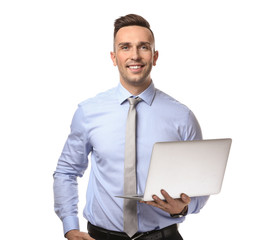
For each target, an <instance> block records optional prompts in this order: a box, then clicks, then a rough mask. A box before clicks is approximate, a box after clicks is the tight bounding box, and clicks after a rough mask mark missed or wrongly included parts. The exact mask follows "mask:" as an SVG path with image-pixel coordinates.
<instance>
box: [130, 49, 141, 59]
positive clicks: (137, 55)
mask: <svg viewBox="0 0 270 240" xmlns="http://www.w3.org/2000/svg"><path fill="white" fill-rule="evenodd" d="M131 59H132V60H133V61H138V60H140V59H141V56H140V52H139V50H138V49H137V48H133V50H132V52H131Z"/></svg>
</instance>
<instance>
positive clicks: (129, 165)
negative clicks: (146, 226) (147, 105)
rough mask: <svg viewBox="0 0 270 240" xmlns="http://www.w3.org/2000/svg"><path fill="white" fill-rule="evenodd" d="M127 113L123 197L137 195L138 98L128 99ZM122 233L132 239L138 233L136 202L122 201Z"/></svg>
mask: <svg viewBox="0 0 270 240" xmlns="http://www.w3.org/2000/svg"><path fill="white" fill-rule="evenodd" d="M128 101H129V104H130V106H129V112H128V117H127V126H126V144H125V173H124V195H132V194H136V193H137V186H136V183H137V181H136V105H137V103H138V102H140V101H141V99H140V98H128ZM124 231H125V232H126V233H127V235H128V236H129V237H132V236H133V235H134V234H135V233H136V232H137V231H138V220H137V201H136V200H129V199H125V200H124Z"/></svg>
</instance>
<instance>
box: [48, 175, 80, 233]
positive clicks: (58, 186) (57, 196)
mask: <svg viewBox="0 0 270 240" xmlns="http://www.w3.org/2000/svg"><path fill="white" fill-rule="evenodd" d="M77 185H78V184H77V177H76V176H74V175H68V174H63V173H59V172H55V173H54V188H53V189H54V209H55V212H56V214H57V215H58V217H59V218H60V219H61V220H62V222H63V227H64V234H66V233H67V232H68V231H70V230H72V229H79V220H78V217H77V214H78V206H77V205H78V187H77Z"/></svg>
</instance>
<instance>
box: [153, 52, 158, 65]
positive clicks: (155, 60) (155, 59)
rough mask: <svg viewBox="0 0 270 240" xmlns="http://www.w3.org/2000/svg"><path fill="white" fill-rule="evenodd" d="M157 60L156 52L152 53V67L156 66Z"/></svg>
mask: <svg viewBox="0 0 270 240" xmlns="http://www.w3.org/2000/svg"><path fill="white" fill-rule="evenodd" d="M157 60H158V51H155V52H154V59H153V66H156V64H157Z"/></svg>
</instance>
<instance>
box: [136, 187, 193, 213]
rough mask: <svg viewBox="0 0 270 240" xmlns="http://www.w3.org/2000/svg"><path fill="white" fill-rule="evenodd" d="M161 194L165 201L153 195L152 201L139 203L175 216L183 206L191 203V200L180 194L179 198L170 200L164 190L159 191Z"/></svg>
mask: <svg viewBox="0 0 270 240" xmlns="http://www.w3.org/2000/svg"><path fill="white" fill-rule="evenodd" d="M161 194H162V196H163V197H164V198H165V200H161V199H160V198H159V197H158V196H156V195H153V200H154V201H146V202H143V201H141V203H146V204H148V205H151V206H153V207H158V208H160V209H162V210H164V211H166V212H168V213H170V214H175V213H179V212H182V210H183V209H184V208H185V206H187V205H188V204H189V203H190V201H191V198H190V197H189V196H188V195H186V194H184V193H182V194H181V196H180V197H181V198H177V199H174V198H172V197H171V196H170V195H169V194H168V193H167V192H166V191H165V190H161Z"/></svg>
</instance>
